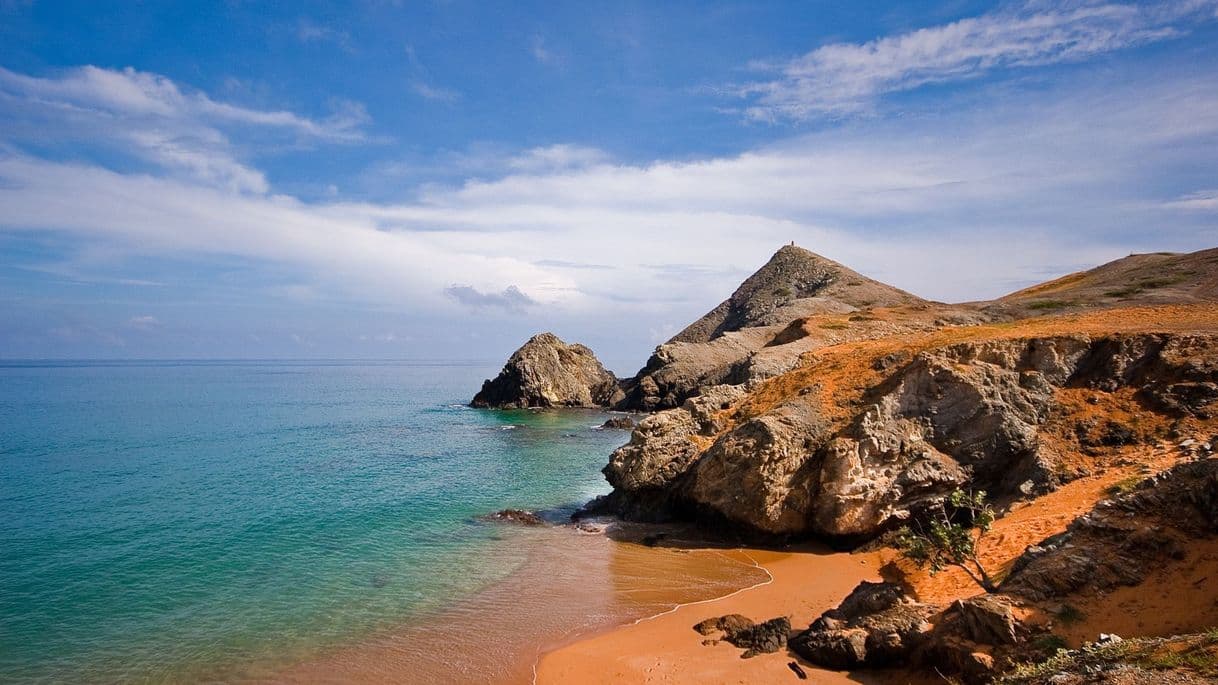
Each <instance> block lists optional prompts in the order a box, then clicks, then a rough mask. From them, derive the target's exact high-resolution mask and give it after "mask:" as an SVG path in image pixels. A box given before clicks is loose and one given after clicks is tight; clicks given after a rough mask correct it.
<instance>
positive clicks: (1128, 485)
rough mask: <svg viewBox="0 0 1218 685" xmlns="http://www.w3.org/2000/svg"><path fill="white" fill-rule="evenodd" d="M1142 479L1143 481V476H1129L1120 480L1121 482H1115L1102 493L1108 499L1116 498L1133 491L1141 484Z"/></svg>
mask: <svg viewBox="0 0 1218 685" xmlns="http://www.w3.org/2000/svg"><path fill="white" fill-rule="evenodd" d="M1143 479H1144V476H1137V475H1134V476H1129V477H1127V478H1122V479H1121V480H1118V481H1117V482H1115V483H1113V484H1112V485H1109V486H1108V487H1107V488H1105V489H1104V492H1105V493H1106V494H1107V495H1108V496H1109V497H1118V496H1120V495H1124V494H1125V493H1127V492H1132V491H1133V489H1134V488H1136V487H1137V486H1138V483H1141V482H1142V480H1143Z"/></svg>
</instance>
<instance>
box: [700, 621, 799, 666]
mask: <svg viewBox="0 0 1218 685" xmlns="http://www.w3.org/2000/svg"><path fill="white" fill-rule="evenodd" d="M694 630H696V631H698V632H699V633H701V634H703V635H711V634H713V633H716V632H722V633H723V640H724V641H725V642H728V643H731V644H732V645H735V646H736V647H739V648H741V649H743V650H745V651H744V653H743V654H741V655H740V658H742V659H750V658H752V657H755V656H757V655H758V654H769V653H772V652H777V651H778V650H780V649H782V648H783V647H785V646H786V644H787V636H788V635H790V633H791V621H790V619H788V618H787V617H785V616H779V617H778V618H772V619H770V620H768V621H765V622H763V623H754V622H753V620H752V619H750V618H748V617H747V616H742V615H740V614H727V615H725V616H720V617H718V618H708V619H706V620H705V621H702V622H701V623H698V624H697V625H695V626H694ZM707 642H718V641H717V640H713V641H712V640H705V641H703V644H706V643H707Z"/></svg>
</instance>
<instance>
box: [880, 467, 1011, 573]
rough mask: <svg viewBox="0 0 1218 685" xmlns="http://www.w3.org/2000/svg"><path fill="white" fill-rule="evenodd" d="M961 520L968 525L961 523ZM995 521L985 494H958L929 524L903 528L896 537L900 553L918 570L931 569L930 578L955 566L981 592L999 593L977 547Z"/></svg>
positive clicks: (959, 492)
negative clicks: (982, 562)
mask: <svg viewBox="0 0 1218 685" xmlns="http://www.w3.org/2000/svg"><path fill="white" fill-rule="evenodd" d="M948 507H951V511H950V512H949V511H948ZM962 518H963V519H965V522H961V520H960V519H962ZM995 518H996V516H995V514H994V509H993V508H992V507H991V506H990V505H989V503H988V502H986V498H985V492H984V491H980V490H979V491H977V492H974V493H967V492H965V491H963V490H956V491H955V492H953V493H952V494H951V495H950V496H948V498H947V502H946V504H945V505H941V506H940V507H939V511H938V512H936V513H935V514H934V515H933V516H932V517H931V519H930V521H929V522H927V523H925V524H915V525H914V526H913V527H910V526H905V527H904V528H901V529H900V531H898V533H897V541H896V542H897V549H899V550H900V552H901V555H902V556H904V557H905V558H906V559H909V560H911V561H913V562H914V563H915V564H917V565H918V568H929V569H930V572H931V575H934V574H937V573H939V572H940V571H942V570H944V569H946V568H947V567H949V566H955V567H957V568H960V569H963V570H964V572H965V573H966V574H968V577H969V578H971V579H972V580H973V582H975V583H977V585H979V586H980V587H981V589H983V590H985V591H986V592H997V591H998V586H997V585H996V584H995V583H994V580H993V578H992V577H991V576H990V574H989V573H987V572H986V570H985V567H984V566H982V565H981V560H980V559H979V558H978V554H977V548H978V545H979V544H980V542H981V539H982V538H983V537H985V534H986V533H988V532H989V530H990V527H991V526H993V525H994V519H995Z"/></svg>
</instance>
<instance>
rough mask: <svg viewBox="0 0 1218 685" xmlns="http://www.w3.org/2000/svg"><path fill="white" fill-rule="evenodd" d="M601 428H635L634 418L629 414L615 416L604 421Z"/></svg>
mask: <svg viewBox="0 0 1218 685" xmlns="http://www.w3.org/2000/svg"><path fill="white" fill-rule="evenodd" d="M601 428H617V429H621V430H631V429H633V428H634V419H632V418H630V417H629V416H614V417H612V418H609V419H607V420H606V421H605V422H604V423H602V424H601Z"/></svg>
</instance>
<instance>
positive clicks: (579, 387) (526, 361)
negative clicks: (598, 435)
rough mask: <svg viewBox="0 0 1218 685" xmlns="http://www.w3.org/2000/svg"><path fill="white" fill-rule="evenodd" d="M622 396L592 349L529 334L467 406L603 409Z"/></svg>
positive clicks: (548, 334)
mask: <svg viewBox="0 0 1218 685" xmlns="http://www.w3.org/2000/svg"><path fill="white" fill-rule="evenodd" d="M623 397H624V395H623V393H622V390H621V388H620V386H619V383H618V380H617V377H615V376H614V375H613V374H612V373H610V372H609V371H608V370H607V369H606V368H605V367H604V366H603V365H601V363H600V361H599V360H597V358H596V355H594V354H593V353H592V350H590V349H588V348H587V347H584V346H583V345H579V344H571V345H568V344H567V343H565V342H563V341H562V340H560V339H559V338H558V336H556V335H554V334H553V333H540V334H538V335H535V336H533V337H532V338H530V339H529V341H528V342H526V343H525V344H524V345H523V346H522V347H521V348H520V349H518V350H516V352H515V353H514V354H512V356H511V358H509V359H508V361H507V364H506V365H504V367H503V370H502V371H500V372H499V375H498V376H496V377H495V378H494V379H493V380H488V381H486V382H485V383H483V384H482V390H481V391H479V392H478V394H477V395H475V396H474V399H473V401H472V402H470V405H471V406H474V407H498V408H503V409H520V408H526V407H608V406H612V405H614V404H616V403H618V402H619V401H621V399H622V398H623Z"/></svg>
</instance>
